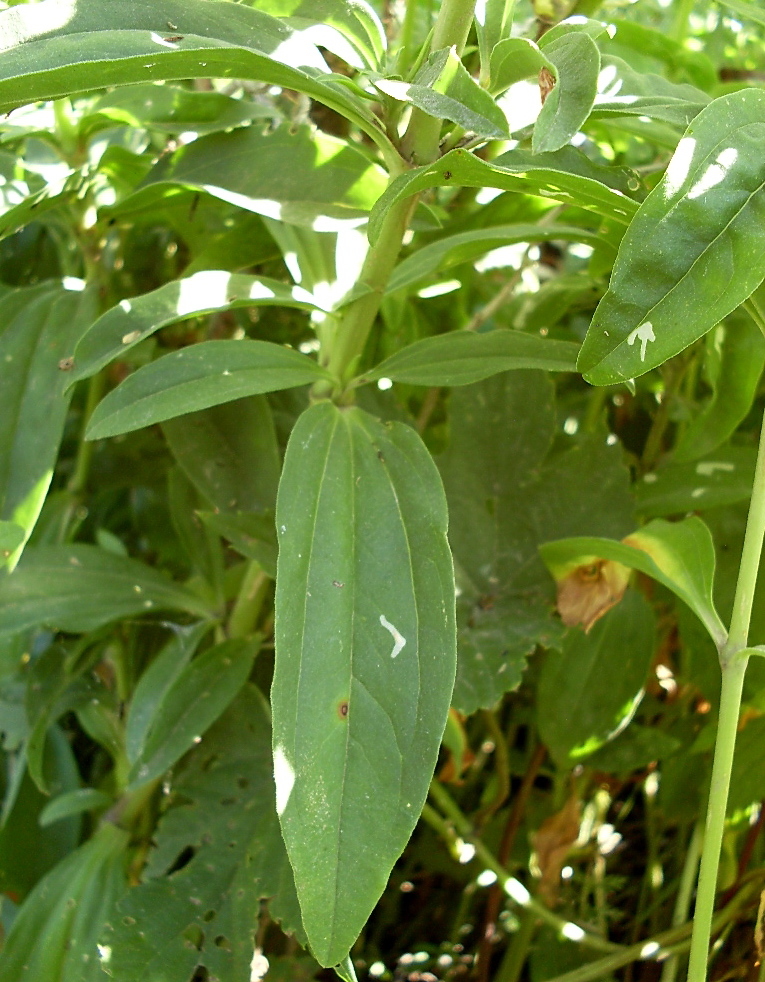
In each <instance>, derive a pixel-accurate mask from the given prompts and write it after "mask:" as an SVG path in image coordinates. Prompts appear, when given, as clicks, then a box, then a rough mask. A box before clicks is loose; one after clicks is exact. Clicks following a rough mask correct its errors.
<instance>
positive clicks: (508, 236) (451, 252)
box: [386, 222, 601, 293]
mask: <svg viewBox="0 0 765 982" xmlns="http://www.w3.org/2000/svg"><path fill="white" fill-rule="evenodd" d="M561 239H562V240H563V241H564V242H583V243H585V244H588V245H592V246H595V245H597V244H598V243H599V242H600V241H601V236H600V235H599V234H598V233H596V232H592V231H590V230H589V229H586V228H578V227H577V226H575V225H556V224H552V225H538V224H532V223H526V222H519V223H517V224H515V225H493V226H489V227H488V228H479V229H475V230H471V231H469V232H458V233H457V234H456V235H447V236H444V237H443V238H441V239H438V240H437V241H436V242H431V243H429V244H428V245H426V246H423V247H422V249H418V250H417V251H416V252H413V253H412V254H411V255H409V256H407V257H406V259H403V260H402V261H401V262H400V263H399V264H398V266H396V268H395V269H394V270H393V273H392V275H391V278H390V280H389V281H388V287H387V290H386V293H395V291H396V290H402V289H404V287H407V286H411V285H412V283H418V282H419V281H420V280H422V279H424V278H425V277H427V276H429V275H430V274H431V273H434V272H436V270H439V271H443V270H445V269H449V267H450V266H459V265H461V264H462V263H467V262H471V261H472V260H473V259H476V258H477V257H478V256H484V255H486V253H487V252H490V251H491V250H492V249H497V248H498V247H499V246H503V245H509V244H510V243H513V242H549V241H552V240H561Z"/></svg>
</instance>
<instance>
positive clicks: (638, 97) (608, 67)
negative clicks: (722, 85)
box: [591, 56, 710, 129]
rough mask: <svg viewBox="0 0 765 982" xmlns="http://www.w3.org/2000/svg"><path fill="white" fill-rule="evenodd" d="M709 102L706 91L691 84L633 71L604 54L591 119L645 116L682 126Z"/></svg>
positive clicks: (628, 66) (620, 60)
mask: <svg viewBox="0 0 765 982" xmlns="http://www.w3.org/2000/svg"><path fill="white" fill-rule="evenodd" d="M709 102H710V98H709V96H708V95H707V94H706V92H703V91H702V90H701V89H697V88H696V86H694V85H688V84H687V83H683V84H678V83H676V82H669V81H667V79H665V78H663V77H662V76H661V75H654V74H651V73H648V72H637V71H635V70H634V69H633V68H631V67H630V65H628V64H627V62H626V61H623V60H622V59H621V58H616V57H608V56H606V57H604V58H603V60H602V66H601V71H600V75H599V77H598V95H597V96H596V98H595V103H594V105H593V107H592V113H591V118H592V119H613V118H618V117H619V116H648V117H649V118H650V119H658V120H661V121H662V122H664V123H669V124H670V125H672V126H679V127H681V128H682V129H685V128H686V127H687V126H688V124H689V123H690V122H691V120H692V119H693V118H694V117H695V116H697V115H698V114H699V113H700V112H701V110H702V109H703V108H704V107H705V106H707V105H708V104H709Z"/></svg>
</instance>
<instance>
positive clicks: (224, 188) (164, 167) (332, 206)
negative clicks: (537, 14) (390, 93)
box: [128, 0, 488, 232]
mask: <svg viewBox="0 0 765 982" xmlns="http://www.w3.org/2000/svg"><path fill="white" fill-rule="evenodd" d="M215 2H216V4H217V3H220V0H215ZM487 98H488V97H487ZM252 161H257V167H253V166H252ZM164 183H173V184H182V185H184V186H185V187H192V188H196V189H198V190H200V191H206V192H207V193H208V194H212V195H214V196H215V197H216V198H220V199H221V200H223V201H227V202H229V203H230V204H234V205H237V206H238V207H240V208H244V209H246V210H247V211H254V212H256V213H257V214H259V215H266V216H268V217H269V218H275V219H279V220H280V221H283V222H288V223H290V224H295V225H305V226H308V227H309V228H315V229H316V230H317V231H320V232H330V231H337V230H338V229H341V228H343V227H347V226H348V225H351V226H356V225H359V224H361V223H362V221H363V220H364V219H366V217H367V214H368V212H369V211H370V209H371V208H372V205H373V204H374V203H375V201H377V199H378V198H379V197H380V195H381V194H382V192H383V191H384V190H385V187H386V185H387V179H386V176H385V173H384V171H383V170H382V169H381V168H380V167H378V166H377V165H376V164H373V163H370V161H369V158H368V157H367V156H365V155H364V154H363V153H361V152H360V151H359V150H357V149H356V148H355V147H354V146H353V144H349V143H347V142H346V141H345V140H339V139H337V138H336V137H333V136H327V135H326V134H324V133H322V132H321V131H319V130H316V129H313V128H312V127H309V126H301V127H298V128H297V130H295V131H293V130H292V129H291V128H290V127H289V126H286V125H285V126H280V127H278V128H277V129H276V130H274V131H272V132H264V131H262V130H261V129H260V128H258V127H256V126H251V127H247V128H246V129H238V130H234V131H233V132H231V133H216V134H213V135H211V136H206V137H202V138H200V139H199V140H194V141H193V142H192V143H189V144H187V145H186V146H183V147H181V148H179V149H178V150H176V151H175V153H173V154H169V155H168V156H167V157H163V158H162V159H161V160H160V161H159V162H158V163H157V165H156V166H155V167H154V168H153V169H152V171H151V172H150V173H149V176H148V178H147V179H146V181H145V183H144V187H146V186H151V185H154V184H164ZM138 193H140V189H139V192H138ZM128 204H129V202H128Z"/></svg>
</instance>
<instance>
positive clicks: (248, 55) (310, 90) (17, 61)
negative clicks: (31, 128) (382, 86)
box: [0, 0, 387, 142]
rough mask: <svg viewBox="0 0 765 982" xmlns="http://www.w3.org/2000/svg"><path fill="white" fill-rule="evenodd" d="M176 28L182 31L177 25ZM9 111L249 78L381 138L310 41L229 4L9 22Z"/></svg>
mask: <svg viewBox="0 0 765 982" xmlns="http://www.w3.org/2000/svg"><path fill="white" fill-rule="evenodd" d="M169 25H174V26H172V27H171V26H169ZM0 50H2V51H3V60H2V68H0V111H2V112H7V111H8V110H9V109H13V108H15V107H16V106H20V105H23V104H24V103H28V102H37V101H41V100H44V99H52V98H57V97H59V96H64V95H70V94H72V93H74V92H88V91H92V90H93V89H101V88H105V87H107V86H110V85H125V84H128V83H131V82H145V81H148V80H151V79H184V78H215V77H219V78H226V77H230V78H249V79H255V80H258V81H261V82H267V83H269V84H270V85H280V86H283V87H284V88H288V89H295V90H297V91H298V92H305V93H306V95H309V96H311V97H312V98H314V99H317V100H318V101H319V102H323V103H324V104H325V105H327V106H330V107H331V108H333V109H335V110H336V111H337V112H339V113H341V114H342V115H345V116H346V117H347V118H348V119H351V120H353V121H354V122H356V123H357V124H358V125H359V126H360V127H361V128H362V129H363V130H364V131H365V132H366V133H368V134H369V135H371V136H372V138H373V139H377V140H380V139H382V140H383V141H385V142H387V140H386V139H385V137H384V135H383V133H382V128H381V126H380V124H379V122H378V121H377V120H376V119H375V117H374V115H373V114H372V112H371V111H370V110H369V109H368V108H367V106H366V105H365V102H364V100H363V99H360V98H358V97H357V96H355V95H354V93H352V92H351V91H350V90H349V88H348V87H347V86H346V84H345V83H346V82H347V80H346V79H343V80H342V82H340V83H339V82H336V81H334V80H333V79H332V78H331V77H329V76H328V75H327V66H326V63H325V62H324V60H323V58H322V57H321V55H320V54H319V52H318V49H317V48H316V46H315V44H313V43H312V42H311V41H310V40H308V39H307V38H305V37H303V36H301V35H300V33H295V32H293V31H291V30H290V29H289V28H288V27H287V26H286V25H285V24H282V23H281V22H280V21H279V20H277V19H276V18H275V17H271V16H269V15H268V14H267V13H264V12H262V11H259V10H254V9H253V8H251V7H249V6H246V5H245V4H235V3H227V2H225V0H214V2H212V0H164V2H163V4H162V6H161V9H160V7H159V6H158V5H157V4H156V3H155V2H154V0H130V2H126V3H121V4H119V5H115V4H114V3H113V2H111V0H79V2H77V3H61V0H44V2H43V3H38V4H34V5H29V6H26V5H25V6H23V7H13V8H11V9H10V10H5V11H3V12H2V13H1V14H0Z"/></svg>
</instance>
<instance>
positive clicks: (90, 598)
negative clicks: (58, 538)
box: [0, 545, 212, 635]
mask: <svg viewBox="0 0 765 982" xmlns="http://www.w3.org/2000/svg"><path fill="white" fill-rule="evenodd" d="M161 610H183V611H186V612H187V613H190V614H194V615H195V616H197V617H204V618H209V617H211V616H212V612H211V611H210V610H209V609H208V608H207V606H206V605H205V604H204V602H203V601H202V600H200V599H199V597H196V596H195V595H194V594H193V593H190V592H189V591H188V590H185V589H184V588H183V587H182V586H179V585H178V584H176V583H173V581H172V580H171V579H169V577H165V576H163V575H162V574H161V573H159V572H157V571H156V570H154V569H152V568H151V567H149V566H145V565H144V564H143V563H139V562H136V561H135V560H134V559H125V558H124V557H122V556H115V555H114V554H112V553H108V552H105V551H104V550H102V549H98V548H97V547H96V546H88V545H76V546H40V547H38V548H35V549H28V550H27V552H26V553H25V555H24V557H23V559H22V561H21V563H20V564H19V566H18V568H17V569H16V570H15V571H14V572H13V573H12V574H11V575H10V576H7V577H5V578H4V579H3V580H2V581H0V635H3V634H17V633H18V632H19V631H23V630H26V629H27V628H30V627H40V625H42V624H45V625H47V626H49V627H52V628H54V629H56V630H60V631H71V632H74V633H77V632H81V631H92V630H94V629H95V628H97V627H100V626H101V625H102V624H108V623H109V622H110V621H116V620H119V619H120V618H123V617H135V616H138V615H141V614H146V613H155V612H159V611H161Z"/></svg>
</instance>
